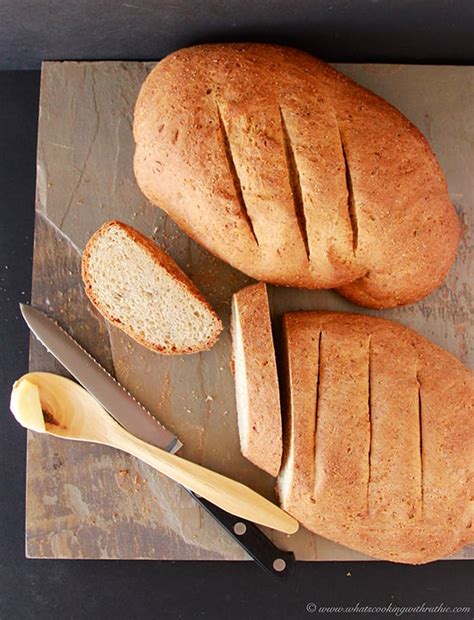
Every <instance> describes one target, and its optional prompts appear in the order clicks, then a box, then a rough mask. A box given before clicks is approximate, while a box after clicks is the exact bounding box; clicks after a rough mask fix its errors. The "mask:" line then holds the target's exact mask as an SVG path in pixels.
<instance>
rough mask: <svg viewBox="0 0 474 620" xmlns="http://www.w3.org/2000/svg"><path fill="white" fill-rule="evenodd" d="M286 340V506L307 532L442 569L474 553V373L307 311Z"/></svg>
mask: <svg viewBox="0 0 474 620" xmlns="http://www.w3.org/2000/svg"><path fill="white" fill-rule="evenodd" d="M284 331H285V338H286V341H287V349H288V353H287V355H288V368H289V371H288V381H289V393H290V403H289V406H288V411H287V412H286V413H287V417H288V420H287V437H286V440H285V441H286V445H285V451H284V457H283V465H282V469H281V473H280V476H279V480H278V494H279V497H280V502H281V504H282V507H283V508H284V509H285V510H287V511H288V512H290V513H291V514H293V516H295V517H296V518H297V519H298V520H299V521H300V522H301V524H302V525H304V526H305V527H306V528H308V529H309V530H312V531H314V532H316V533H318V534H320V535H322V536H325V537H326V538H329V539H331V540H334V541H336V542H338V543H341V544H343V545H346V546H348V547H351V548H353V549H356V550H358V551H361V552H363V553H366V554H368V555H371V556H374V557H376V558H380V559H384V560H390V561H394V562H405V563H412V564H420V563H424V562H429V561H433V560H436V559H439V558H442V557H445V556H448V555H450V554H451V553H453V552H455V551H456V550H458V549H459V548H461V547H462V546H464V545H465V544H468V543H470V542H472V541H473V540H474V525H473V516H474V515H473V508H474V506H473V502H472V497H473V495H474V380H473V374H472V372H470V371H469V370H468V369H467V368H466V367H465V366H463V365H462V364H461V362H459V360H457V359H456V358H455V357H453V356H452V355H450V354H449V353H447V352H446V351H443V350H442V349H440V348H439V347H437V346H435V345H434V344H432V343H431V342H429V341H428V340H426V339H425V338H423V337H422V336H420V335H419V334H417V333H416V332H414V331H412V330H411V329H408V328H406V327H403V326H401V325H399V324H397V323H394V322H392V321H387V320H384V319H379V318H373V317H365V316H361V315H356V314H344V313H328V312H297V313H289V314H286V315H285V316H284ZM305 356H309V357H305Z"/></svg>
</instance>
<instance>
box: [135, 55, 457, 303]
mask: <svg viewBox="0 0 474 620" xmlns="http://www.w3.org/2000/svg"><path fill="white" fill-rule="evenodd" d="M134 136H135V141H136V151H135V159H134V168H135V175H136V178H137V181H138V184H139V185H140V187H141V189H142V191H143V192H144V193H145V194H146V195H147V196H148V198H149V199H150V200H151V201H152V202H153V203H154V204H156V205H158V206H159V207H161V208H162V209H164V210H165V211H166V212H167V213H168V214H169V215H170V216H171V217H172V218H173V219H174V220H175V221H176V222H177V223H178V225H179V226H181V227H182V228H183V229H184V230H185V231H186V232H187V233H188V234H189V235H190V236H191V237H192V238H193V239H195V240H196V241H198V242H199V243H201V244H203V245H204V246H205V247H206V248H207V249H208V250H210V251H211V252H213V253H214V254H216V255H217V256H219V257H220V258H221V259H223V260H225V261H227V262H229V263H231V264H232V265H233V266H234V267H237V268H238V269H240V270H242V271H244V272H245V273H247V274H248V275H250V276H252V277H254V278H256V279H258V280H262V281H266V282H271V283H274V284H280V285H289V286H297V287H303V288H333V287H337V288H338V290H339V291H340V292H341V294H343V295H345V296H347V297H348V298H349V299H351V300H352V301H354V302H356V303H359V304H362V305H367V306H370V307H377V308H384V307H392V306H397V305H401V304H405V303H411V302H413V301H416V300H417V299H420V298H422V297H424V296H425V295H427V294H428V293H430V292H431V291H432V290H433V289H435V288H436V287H437V286H439V284H440V283H441V282H442V281H443V279H444V277H445V275H446V273H447V271H448V270H449V268H450V266H451V264H452V262H453V260H454V256H455V252H456V248H457V244H458V240H459V224H458V221H457V217H456V214H455V212H454V209H453V207H452V205H451V202H450V200H449V196H448V192H447V186H446V181H445V180H444V177H443V175H442V172H441V170H440V167H439V165H438V163H437V161H436V159H435V157H434V155H433V153H432V152H431V149H430V147H429V145H428V143H427V142H426V140H425V139H424V138H423V136H422V135H421V133H420V132H419V131H418V129H416V128H415V127H414V126H413V125H412V124H411V123H410V122H409V121H408V120H407V119H406V118H405V117H404V116H403V115H402V114H401V113H400V112H398V111H397V110H396V109H395V108H393V107H392V106H390V105H389V104H388V103H387V102H385V101H384V100H382V99H381V98H380V97H377V96H376V95H374V94H373V93H371V92H369V91H367V90H366V89H364V88H362V87H361V86H359V85H357V84H356V83H354V82H353V81H352V80H350V79H349V78H347V77H345V76H343V75H342V74H340V73H338V72H337V71H335V70H334V69H332V68H331V67H330V66H329V65H326V64H325V63H323V62H321V61H319V60H317V59H315V58H313V57H312V56H310V55H309V54H306V53H304V52H301V51H298V50H294V49H291V48H286V47H281V46H273V45H262V44H254V43H248V44H222V45H200V46H196V47H192V48H187V49H182V50H179V51H178V52H175V53H173V54H171V55H170V56H168V57H167V58H165V59H164V60H163V61H161V62H160V63H159V64H158V65H157V66H156V67H155V69H154V70H153V71H152V72H151V74H150V75H149V76H148V78H147V80H146V81H145V83H144V84H143V86H142V89H141V91H140V95H139V97H138V100H137V104H136V109H135V120H134Z"/></svg>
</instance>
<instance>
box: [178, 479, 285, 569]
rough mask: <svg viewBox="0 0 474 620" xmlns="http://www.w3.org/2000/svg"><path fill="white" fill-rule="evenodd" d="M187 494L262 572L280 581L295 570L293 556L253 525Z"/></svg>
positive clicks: (206, 501) (204, 500) (190, 492)
mask: <svg viewBox="0 0 474 620" xmlns="http://www.w3.org/2000/svg"><path fill="white" fill-rule="evenodd" d="M186 490H187V492H188V493H189V494H190V495H191V496H192V497H194V499H195V500H196V501H197V502H198V503H199V504H200V505H201V506H202V507H203V508H204V510H205V511H206V512H207V513H208V514H210V515H211V516H212V517H214V519H215V520H216V521H217V522H218V523H219V524H220V525H221V526H222V527H223V528H224V529H225V530H226V531H227V532H228V533H229V534H230V535H231V536H232V538H233V539H234V540H235V541H237V542H238V543H239V545H240V546H241V547H242V548H243V549H245V551H246V552H247V553H248V554H249V555H250V557H251V558H253V559H254V560H255V562H256V563H257V564H258V565H259V566H260V567H261V568H263V569H264V570H266V571H267V572H269V573H271V574H272V575H273V576H274V577H276V578H277V579H280V580H282V581H283V580H285V579H288V577H290V576H291V575H292V573H293V571H294V568H295V554H294V553H292V552H291V551H282V550H281V549H278V547H276V546H275V545H274V544H273V543H272V541H271V540H270V539H269V538H267V537H266V536H265V534H264V533H263V532H262V530H261V529H259V528H258V527H257V526H256V525H255V523H252V522H251V521H247V520H246V519H241V518H240V517H236V516H234V515H231V514H229V513H228V512H226V511H225V510H222V508H219V507H218V506H215V505H214V504H212V503H211V502H209V501H208V500H207V499H204V498H203V497H199V496H198V495H196V494H195V493H193V492H192V491H190V490H189V489H186Z"/></svg>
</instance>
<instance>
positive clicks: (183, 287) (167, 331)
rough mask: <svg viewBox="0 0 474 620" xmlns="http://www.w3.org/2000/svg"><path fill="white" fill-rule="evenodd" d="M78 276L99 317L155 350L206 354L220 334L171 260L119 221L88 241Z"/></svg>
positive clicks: (214, 319)
mask: <svg viewBox="0 0 474 620" xmlns="http://www.w3.org/2000/svg"><path fill="white" fill-rule="evenodd" d="M82 277H83V280H84V285H85V291H86V294H87V296H88V297H89V299H90V300H91V301H92V303H93V304H94V305H95V307H96V308H97V309H98V310H99V312H100V313H101V314H102V315H103V316H104V317H105V318H106V319H107V320H109V321H110V322H111V323H112V324H113V325H115V326H116V327H118V328H119V329H121V330H122V331H124V332H126V333H127V334H128V335H129V336H131V337H132V338H134V339H135V340H136V341H137V342H139V343H140V344H142V345H143V346H145V347H147V348H149V349H152V350H154V351H158V352H160V353H165V354H182V353H194V352H198V351H204V350H206V349H210V348H211V347H212V345H213V344H214V343H215V342H216V340H217V338H218V336H219V334H220V332H221V331H222V323H221V321H220V319H219V317H218V316H217V314H216V313H215V311H214V310H213V309H212V308H211V306H210V305H209V304H208V303H207V301H206V300H205V299H204V298H203V296H202V295H201V294H200V292H199V291H198V290H197V288H196V287H195V286H194V284H193V283H192V282H191V280H189V278H188V277H187V276H186V275H185V274H184V273H183V272H182V271H181V270H180V269H179V267H178V266H177V265H176V264H175V263H174V261H173V260H172V259H171V258H170V257H169V256H168V255H167V254H166V253H165V252H163V250H161V249H160V248H159V247H158V246H156V245H155V244H154V243H152V242H151V241H150V240H149V239H148V238H147V237H144V236H143V235H142V234H141V233H139V232H138V231H136V230H134V229H133V228H131V227H129V226H127V225H125V224H122V223H121V222H117V221H112V222H108V223H106V224H104V225H103V226H102V227H101V228H100V229H99V230H98V231H97V232H96V233H95V234H94V235H93V236H92V238H91V239H90V240H89V242H88V244H87V246H86V248H85V250H84V254H83V258H82Z"/></svg>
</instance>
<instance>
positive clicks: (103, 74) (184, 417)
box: [26, 62, 474, 560]
mask: <svg viewBox="0 0 474 620" xmlns="http://www.w3.org/2000/svg"><path fill="white" fill-rule="evenodd" d="M152 67H153V63H139V62H98V63H82V62H81V63H78V62H62V63H60V62H57V63H49V62H48V63H45V64H44V65H43V71H42V83H41V103H40V121H39V143H38V174H37V199H36V213H37V217H36V237H35V250H34V272H33V297H32V300H33V304H35V305H36V306H38V307H40V308H42V309H44V310H45V311H47V312H48V313H49V314H50V315H52V316H53V317H55V318H56V319H57V320H58V321H59V322H60V323H61V324H62V325H63V326H65V327H66V328H67V329H68V330H69V331H70V332H71V333H72V335H73V336H74V337H75V338H76V339H77V340H78V341H79V342H81V343H82V344H83V345H84V346H85V347H86V348H87V349H88V350H89V351H90V352H91V353H92V354H93V355H94V356H95V357H96V358H97V359H98V360H99V361H100V362H101V363H102V364H103V365H104V366H106V368H108V369H109V370H110V371H112V372H114V373H115V375H116V376H117V378H118V379H119V381H120V382H121V383H122V384H123V385H124V386H125V387H126V388H127V389H128V390H130V391H131V392H132V393H133V394H135V395H136V396H137V397H138V398H139V399H140V400H141V401H142V402H143V404H144V405H146V406H147V407H148V408H149V409H150V411H152V412H153V413H154V414H156V415H157V417H159V418H160V419H161V420H162V421H163V422H164V423H165V424H166V425H167V426H169V427H170V428H171V429H173V430H174V431H175V432H176V433H177V434H178V435H179V437H180V438H181V439H182V440H183V442H184V449H183V451H182V454H183V456H185V457H187V458H189V459H192V460H194V461H197V462H200V463H203V464H205V465H206V466H208V467H210V468H213V469H215V470H217V471H219V472H222V473H223V474H226V475H229V476H233V477H235V478H237V479H239V480H241V481H242V482H244V483H246V484H249V485H250V486H252V487H253V488H255V489H256V490H258V491H260V492H261V493H263V494H265V495H266V496H268V497H273V490H272V489H273V480H272V479H271V478H270V477H269V476H268V475H266V474H264V473H263V472H261V471H259V470H258V469H256V468H255V467H253V466H252V465H251V464H250V463H248V462H247V461H245V459H243V458H242V456H241V455H240V452H239V446H238V435H237V424H236V412H235V406H234V390H233V380H232V376H231V372H230V366H229V362H230V354H231V350H230V338H229V332H228V329H227V330H226V331H225V333H224V334H223V336H222V337H221V339H220V341H219V342H218V344H217V345H216V346H215V347H214V348H213V349H212V350H211V351H209V352H206V353H203V354H198V355H192V356H183V357H174V358H169V357H163V356H160V355H157V354H154V353H151V352H150V351H147V350H145V349H143V348H141V347H140V346H138V345H136V344H135V343H134V342H133V341H131V340H130V339H129V338H127V337H126V336H124V335H123V334H121V333H119V332H118V331H117V330H115V329H114V328H111V327H109V326H108V325H106V324H105V323H104V321H103V320H102V319H101V318H100V317H99V316H98V315H97V313H96V312H95V311H94V309H93V308H92V307H91V305H90V304H89V303H88V301H87V300H86V298H85V296H84V293H83V291H82V286H81V280H80V269H79V265H80V252H81V250H82V248H83V247H84V244H85V243H86V241H87V239H88V238H89V237H90V235H91V234H92V233H93V232H94V231H95V230H96V229H97V228H98V227H99V226H100V225H101V224H102V223H103V222H104V221H106V220H109V219H112V218H118V219H121V220H123V221H125V222H128V223H129V224H132V225H133V226H135V227H137V228H138V229H140V230H141V231H142V232H144V233H145V234H147V235H150V236H153V237H154V238H155V239H156V240H157V241H158V242H159V243H160V244H161V245H162V246H164V247H165V248H166V250H167V251H168V252H169V253H170V254H171V255H172V256H173V258H174V259H175V260H176V261H177V262H178V264H179V265H180V266H181V267H182V268H183V269H184V270H185V271H186V272H187V273H188V274H189V275H190V276H191V278H193V279H194V281H195V282H196V284H197V285H198V286H199V288H201V289H202V291H203V292H204V293H205V295H206V296H207V297H208V298H209V300H210V301H211V303H212V304H213V305H214V306H215V307H216V309H217V310H218V312H219V314H220V315H221V317H222V319H223V321H224V323H225V325H226V327H227V328H228V324H229V300H230V297H231V294H232V293H233V292H234V291H236V290H238V289H239V288H240V287H242V286H244V285H245V284H247V283H248V282H249V279H248V278H247V277H246V276H244V275H243V274H241V273H239V272H238V271H236V270H234V269H232V268H231V267H229V266H228V265H225V264H224V263H222V262H221V261H219V260H218V259H216V258H214V257H213V256H211V255H210V254H208V253H207V252H206V251H205V250H203V249H202V248H200V247H199V246H198V245H196V244H195V243H194V242H193V241H191V240H190V239H189V238H188V237H186V236H185V235H184V234H183V233H181V232H180V231H179V230H178V228H177V227H176V226H175V225H174V224H173V223H172V222H171V220H170V219H169V218H167V217H166V216H165V215H164V214H163V213H162V212H161V211H160V210H158V209H156V208H155V207H153V206H151V205H150V204H149V203H148V202H147V200H146V199H145V198H144V197H143V196H142V194H141V193H140V191H139V190H138V188H137V186H136V183H135V181H134V177H133V171H132V156H133V139H132V129H131V123H132V110H133V106H134V102H135V98H136V96H137V93H138V90H139V88H140V84H141V83H142V81H143V80H144V78H145V77H146V75H147V74H148V72H149V71H150V70H151V68H152ZM337 67H338V68H339V69H340V70H342V71H343V72H344V73H346V74H348V75H350V76H352V77H354V78H355V79H356V80H357V81H358V82H360V83H362V84H363V85H365V86H368V87H369V88H371V89H372V90H374V91H375V92H377V93H379V94H380V95H382V96H383V97H385V98H386V99H387V100H388V101H390V102H392V103H393V104H395V105H396V106H397V107H398V108H399V109H400V110H401V111H402V112H404V113H405V114H406V115H407V116H408V117H409V118H410V119H411V120H412V121H413V122H414V123H415V124H416V125H418V127H419V128H420V129H421V130H422V131H423V133H424V134H425V135H426V136H427V138H428V139H429V141H430V142H431V144H432V146H433V148H434V150H435V152H436V154H437V155H438V157H439V159H440V161H441V164H442V166H443V168H444V170H445V173H446V175H447V178H448V181H449V188H450V193H451V197H452V200H453V202H454V204H455V207H456V209H457V211H458V213H459V216H460V218H461V222H462V224H463V241H462V244H461V247H460V249H459V252H458V257H457V261H456V264H455V266H454V268H453V269H452V271H451V272H450V274H449V276H448V279H447V281H446V283H445V284H444V285H443V286H442V287H441V288H440V289H439V290H438V291H436V292H435V293H434V294H432V295H431V296H430V297H429V298H428V299H426V300H424V301H422V302H420V303H418V304H415V305H412V306H409V307H406V308H401V309H398V310H390V311H386V312H374V311H370V312H369V311H367V310H364V309H363V308H359V307H356V306H353V305H352V304H350V303H349V302H348V301H346V300H344V299H343V298H342V297H339V296H338V295H337V294H336V293H333V292H330V291H297V290H291V289H276V288H271V289H270V295H271V304H272V312H273V314H274V317H275V319H276V320H278V316H279V315H280V314H281V312H282V311H285V310H289V309H325V310H328V309H329V310H351V311H357V312H364V313H370V314H374V315H383V316H385V317H389V318H394V319H396V320H398V321H400V322H401V323H403V324H405V325H408V326H410V327H412V328H414V329H416V330H418V331H419V332H420V333H422V334H423V335H424V336H426V337H427V338H429V339H430V340H432V341H434V342H436V343H437V344H439V345H441V346H442V347H444V348H445V349H447V350H448V351H450V352H451V353H454V354H455V355H456V356H458V357H459V358H460V359H461V360H462V361H463V362H464V363H467V364H472V353H473V346H472V335H471V334H470V333H469V321H470V304H471V302H472V298H471V295H472V288H471V282H472V281H473V275H472V260H471V259H472V254H471V255H470V254H469V252H470V249H471V248H472V239H471V237H470V235H471V234H472V221H471V218H472V210H473V207H474V188H473V179H474V175H473V174H472V173H473V169H472V162H473V161H474V125H473V123H474V108H473V106H474V103H473V102H474V68H469V67H422V66H399V65H347V64H346V65H338V66H337ZM30 366H31V369H32V370H50V371H56V372H64V371H63V370H62V369H61V367H60V366H59V365H58V364H57V363H56V362H55V361H54V360H53V359H52V357H51V356H50V355H49V354H47V353H46V351H45V350H44V349H43V348H42V346H41V345H39V344H38V343H37V342H36V341H34V340H32V342H31V364H30ZM272 535H273V534H272ZM274 539H275V540H276V542H277V544H279V545H280V546H281V547H284V548H287V549H293V550H294V551H295V552H296V555H297V557H298V558H299V559H302V560H345V559H362V558H364V556H362V555H361V554H358V553H356V552H353V551H350V550H348V549H345V548H343V547H341V546H339V545H336V544H334V543H331V542H329V541H327V540H324V539H322V538H319V537H318V536H315V535H313V534H310V533H309V532H307V531H305V530H303V529H302V530H301V531H300V532H299V533H298V534H297V535H295V536H292V537H286V536H284V535H274ZM26 553H27V555H28V556H29V557H37V558H106V559H110V558H147V559H175V560H184V559H186V560H190V559H205V560H209V559H231V560H240V559H246V555H245V554H244V553H243V552H242V550H241V549H240V548H239V547H238V546H237V544H236V543H234V542H233V541H232V540H231V539H230V538H229V537H228V536H226V535H225V534H224V533H223V532H222V531H221V529H220V528H219V526H218V525H217V524H215V523H214V522H213V521H212V520H211V519H210V518H209V517H208V516H207V515H206V514H204V513H203V512H202V510H201V509H200V508H199V507H198V506H197V505H196V504H195V503H194V502H193V501H192V500H191V499H190V497H189V496H188V495H187V494H185V493H184V492H183V491H182V490H181V489H180V488H179V487H178V486H177V485H175V484H174V483H172V482H170V481H168V480H166V479H165V478H163V477H162V476H160V475H158V474H157V473H155V472H154V471H152V470H151V469H150V468H148V467H147V466H145V465H142V464H140V463H138V462H137V461H135V460H134V459H133V458H131V457H129V456H128V455H125V454H122V453H119V452H117V451H114V450H112V449H108V448H106V447H102V446H93V445H81V444H74V443H71V442H66V441H61V440H59V439H57V440H54V439H53V438H49V437H42V436H39V435H34V434H30V435H29V437H28V471H27V507H26ZM456 557H457V558H466V557H474V548H472V547H471V548H466V549H464V550H463V551H461V552H459V553H458V554H456Z"/></svg>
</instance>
